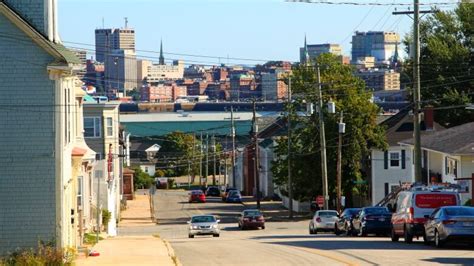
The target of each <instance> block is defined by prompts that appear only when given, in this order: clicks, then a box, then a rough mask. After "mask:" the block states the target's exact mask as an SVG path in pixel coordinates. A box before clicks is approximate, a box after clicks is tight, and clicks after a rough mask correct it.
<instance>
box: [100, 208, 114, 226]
mask: <svg viewBox="0 0 474 266" xmlns="http://www.w3.org/2000/svg"><path fill="white" fill-rule="evenodd" d="M111 218H112V213H111V212H109V211H108V210H107V209H102V224H103V225H104V228H105V230H106V231H107V227H108V225H109V222H110V219H111Z"/></svg>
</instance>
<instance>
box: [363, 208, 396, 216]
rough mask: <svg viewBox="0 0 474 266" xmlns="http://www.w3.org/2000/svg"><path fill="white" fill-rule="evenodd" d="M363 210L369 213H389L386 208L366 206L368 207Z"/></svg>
mask: <svg viewBox="0 0 474 266" xmlns="http://www.w3.org/2000/svg"><path fill="white" fill-rule="evenodd" d="M364 212H365V213H366V214H370V215H374V214H375V215H377V214H390V212H389V211H388V209H387V208H368V209H365V210H364Z"/></svg>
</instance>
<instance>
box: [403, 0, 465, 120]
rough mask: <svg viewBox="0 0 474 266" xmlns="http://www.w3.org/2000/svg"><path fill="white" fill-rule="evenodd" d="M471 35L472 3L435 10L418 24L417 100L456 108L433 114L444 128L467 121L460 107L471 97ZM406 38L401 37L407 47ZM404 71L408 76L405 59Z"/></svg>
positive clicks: (410, 74)
mask: <svg viewBox="0 0 474 266" xmlns="http://www.w3.org/2000/svg"><path fill="white" fill-rule="evenodd" d="M473 34H474V5H473V4H468V3H461V4H459V5H458V7H457V8H456V9H455V10H454V11H438V12H436V13H434V14H433V15H430V16H428V17H427V18H426V19H424V20H422V21H421V23H420V81H421V100H422V102H423V103H425V104H429V105H433V106H435V107H454V106H460V107H458V108H453V109H448V110H443V111H442V112H437V113H436V116H435V119H436V120H437V122H439V123H440V124H442V125H444V126H448V127H452V126H456V125H459V124H462V123H465V122H467V121H468V117H469V115H468V111H466V110H465V108H462V107H461V106H462V105H465V104H467V103H469V102H472V100H473V96H474V95H473V93H474V78H473V77H474V36H473ZM410 35H411V33H410V34H409V35H408V36H406V37H405V44H406V45H407V47H409V45H408V44H409V43H410V42H411V41H410V40H411V37H410ZM407 52H408V54H409V49H408V50H407ZM404 72H405V75H409V76H410V77H411V76H412V72H413V64H412V61H411V60H409V59H408V60H407V61H406V64H405V67H404ZM409 87H412V84H411V83H410V84H409ZM453 118H454V120H453Z"/></svg>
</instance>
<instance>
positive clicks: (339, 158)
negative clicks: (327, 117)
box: [336, 111, 346, 213]
mask: <svg viewBox="0 0 474 266" xmlns="http://www.w3.org/2000/svg"><path fill="white" fill-rule="evenodd" d="M342 121H343V112H342V111H341V118H340V121H339V126H338V128H339V142H338V145H337V179H336V183H337V185H336V187H337V200H336V205H337V211H338V212H339V213H341V210H342V206H341V198H342V189H341V183H342V134H344V133H345V131H346V124H344V123H343V122H342Z"/></svg>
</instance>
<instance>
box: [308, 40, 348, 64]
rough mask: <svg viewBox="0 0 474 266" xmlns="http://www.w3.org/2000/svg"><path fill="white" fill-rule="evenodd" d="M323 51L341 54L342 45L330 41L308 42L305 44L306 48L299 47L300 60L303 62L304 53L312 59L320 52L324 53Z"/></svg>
mask: <svg viewBox="0 0 474 266" xmlns="http://www.w3.org/2000/svg"><path fill="white" fill-rule="evenodd" d="M305 40H306V38H305ZM305 43H306V41H305ZM325 53H329V54H333V55H337V56H341V55H342V47H341V46H340V45H339V44H331V43H322V44H308V45H306V49H305V47H301V48H300V62H301V63H304V62H305V60H306V55H307V56H308V58H309V59H311V60H314V59H316V58H318V56H319V55H320V54H325Z"/></svg>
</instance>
